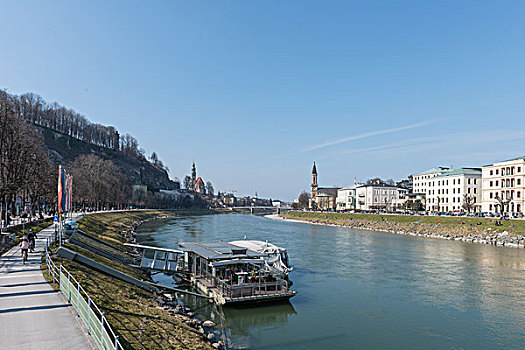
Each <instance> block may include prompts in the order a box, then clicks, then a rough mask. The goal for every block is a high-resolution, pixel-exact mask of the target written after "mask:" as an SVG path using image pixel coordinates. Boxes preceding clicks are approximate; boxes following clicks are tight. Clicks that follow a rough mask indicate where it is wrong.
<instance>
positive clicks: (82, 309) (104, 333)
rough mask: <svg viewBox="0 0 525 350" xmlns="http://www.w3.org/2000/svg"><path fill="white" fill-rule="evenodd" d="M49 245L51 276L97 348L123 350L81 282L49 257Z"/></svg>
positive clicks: (47, 261)
mask: <svg viewBox="0 0 525 350" xmlns="http://www.w3.org/2000/svg"><path fill="white" fill-rule="evenodd" d="M48 245H49V241H48V244H46V265H47V269H48V271H49V275H50V276H51V277H52V278H53V282H54V283H58V284H59V286H60V291H61V292H62V294H63V295H64V296H65V297H66V298H67V300H68V302H69V303H70V304H71V305H72V306H73V307H74V308H75V310H76V312H77V314H78V316H79V317H80V319H81V320H82V322H83V323H84V325H85V326H86V328H87V331H88V334H90V335H91V337H92V338H93V340H94V341H95V343H96V345H97V347H98V348H99V349H101V350H123V349H124V348H123V347H122V344H121V343H120V341H119V337H118V335H116V334H115V332H114V331H113V329H112V328H111V326H110V325H109V323H108V322H107V320H106V317H105V314H104V312H102V311H100V309H99V308H98V306H97V305H96V304H95V302H94V301H93V300H92V299H91V296H90V295H89V294H88V293H87V292H86V291H85V289H84V288H83V287H82V286H81V285H80V282H78V281H77V280H76V279H75V277H73V276H72V275H71V273H70V272H69V271H68V270H67V269H66V268H65V267H64V266H62V264H60V267H57V266H56V264H55V263H54V262H53V260H52V259H51V257H50V256H49V250H48Z"/></svg>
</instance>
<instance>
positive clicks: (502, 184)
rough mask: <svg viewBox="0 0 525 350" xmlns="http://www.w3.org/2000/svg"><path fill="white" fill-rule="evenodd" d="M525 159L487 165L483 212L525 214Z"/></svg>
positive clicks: (484, 174) (484, 179)
mask: <svg viewBox="0 0 525 350" xmlns="http://www.w3.org/2000/svg"><path fill="white" fill-rule="evenodd" d="M524 176H525V157H520V158H514V159H510V160H506V161H502V162H497V163H494V164H490V165H486V166H484V167H483V170H482V187H481V192H482V199H481V207H482V209H481V210H482V211H483V212H491V213H502V212H503V213H507V214H521V215H523V214H524V210H525V202H524V198H523V197H524V195H525V177H524Z"/></svg>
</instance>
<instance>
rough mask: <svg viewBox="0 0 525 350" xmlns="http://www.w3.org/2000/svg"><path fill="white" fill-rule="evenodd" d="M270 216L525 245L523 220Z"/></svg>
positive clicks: (292, 213)
mask: <svg viewBox="0 0 525 350" xmlns="http://www.w3.org/2000/svg"><path fill="white" fill-rule="evenodd" d="M267 217H269V218H272V219H282V220H286V221H293V222H301V223H308V224H314V225H328V226H339V227H349V228H354V229H361V230H371V231H382V232H390V233H395V234H402V235H409V236H418V237H428V238H439V239H447V240H456V241H463V242H474V243H483V244H492V245H498V246H505V247H514V248H524V247H525V236H524V235H525V222H524V221H523V220H511V221H501V226H496V220H495V219H489V218H467V217H439V216H413V215H380V214H351V213H323V212H303V211H289V212H287V213H283V214H279V215H268V216H267Z"/></svg>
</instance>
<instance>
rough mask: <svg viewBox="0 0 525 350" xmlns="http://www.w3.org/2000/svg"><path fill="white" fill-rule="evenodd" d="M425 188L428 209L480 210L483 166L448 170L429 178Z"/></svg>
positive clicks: (450, 210) (444, 210) (445, 210)
mask: <svg viewBox="0 0 525 350" xmlns="http://www.w3.org/2000/svg"><path fill="white" fill-rule="evenodd" d="M425 189H426V208H427V211H438V212H453V211H456V212H465V211H471V212H477V211H480V206H481V168H461V169H454V170H448V171H447V172H444V173H442V174H440V175H437V176H434V177H432V178H429V179H428V180H427V186H426V188H425ZM467 209H468V210H467Z"/></svg>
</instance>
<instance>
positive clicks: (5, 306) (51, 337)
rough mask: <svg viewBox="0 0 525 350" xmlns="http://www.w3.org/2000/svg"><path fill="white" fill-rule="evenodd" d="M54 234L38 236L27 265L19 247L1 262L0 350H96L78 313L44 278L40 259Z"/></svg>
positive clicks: (3, 257)
mask: <svg viewBox="0 0 525 350" xmlns="http://www.w3.org/2000/svg"><path fill="white" fill-rule="evenodd" d="M52 234H54V229H53V228H48V229H45V230H42V231H41V232H39V233H38V239H37V241H36V249H35V251H34V252H33V253H29V259H28V261H27V263H26V264H25V265H24V264H23V263H22V258H21V256H20V255H21V254H20V248H19V247H14V248H12V249H11V250H9V251H8V252H7V253H5V254H4V255H3V256H2V257H1V258H0V349H23V350H29V349H35V350H36V349H38V350H46V349H53V350H58V349H81V350H84V349H89V350H91V349H94V347H93V346H92V345H91V344H92V343H91V342H90V339H89V338H88V336H87V335H86V331H85V329H83V327H82V326H81V324H80V320H79V318H78V316H77V314H76V312H75V311H74V310H73V308H72V307H71V306H70V304H68V302H67V300H66V299H65V298H64V297H63V295H61V294H60V293H59V292H56V291H54V290H53V288H51V286H50V285H49V284H48V283H47V282H46V281H45V280H44V276H43V275H42V270H41V269H40V263H41V257H42V253H43V251H44V247H45V244H46V239H47V238H49V237H51V235H52Z"/></svg>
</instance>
